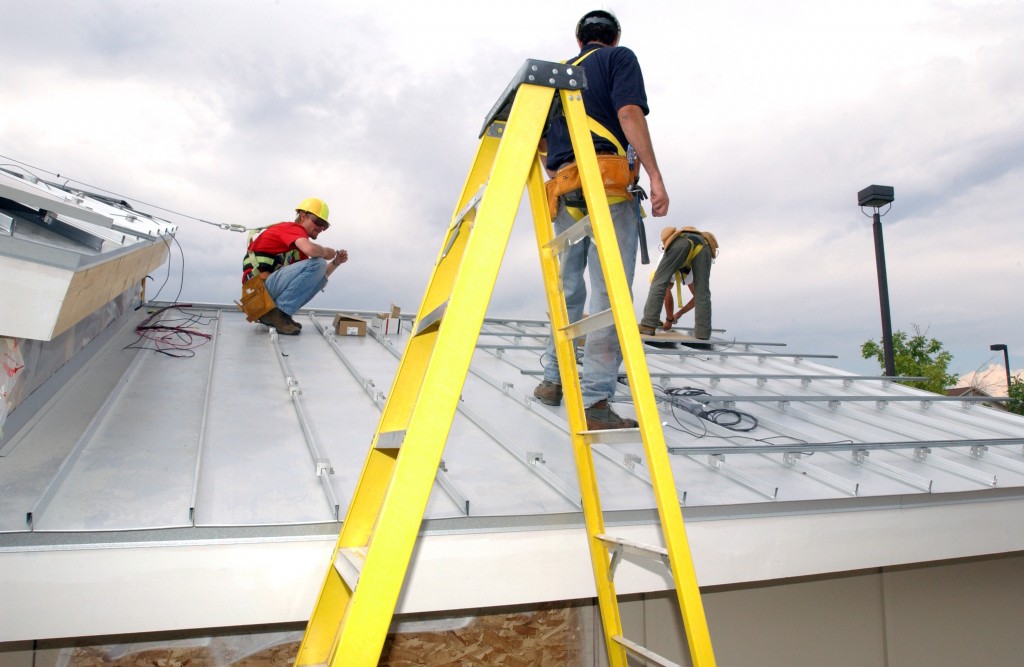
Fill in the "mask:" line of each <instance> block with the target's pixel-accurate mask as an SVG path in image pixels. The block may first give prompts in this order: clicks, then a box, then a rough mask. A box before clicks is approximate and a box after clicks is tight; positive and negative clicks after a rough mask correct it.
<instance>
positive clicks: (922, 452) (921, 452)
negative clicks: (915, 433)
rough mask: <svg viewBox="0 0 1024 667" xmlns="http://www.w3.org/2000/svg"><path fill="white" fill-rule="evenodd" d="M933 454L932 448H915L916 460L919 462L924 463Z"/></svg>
mask: <svg viewBox="0 0 1024 667" xmlns="http://www.w3.org/2000/svg"><path fill="white" fill-rule="evenodd" d="M931 453H932V449H931V447H914V458H915V459H917V460H918V461H924V460H925V459H926V458H928V455H929V454H931Z"/></svg>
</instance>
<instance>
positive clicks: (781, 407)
mask: <svg viewBox="0 0 1024 667" xmlns="http://www.w3.org/2000/svg"><path fill="white" fill-rule="evenodd" d="M779 410H782V411H783V412H786V411H787V410H789V401H779Z"/></svg>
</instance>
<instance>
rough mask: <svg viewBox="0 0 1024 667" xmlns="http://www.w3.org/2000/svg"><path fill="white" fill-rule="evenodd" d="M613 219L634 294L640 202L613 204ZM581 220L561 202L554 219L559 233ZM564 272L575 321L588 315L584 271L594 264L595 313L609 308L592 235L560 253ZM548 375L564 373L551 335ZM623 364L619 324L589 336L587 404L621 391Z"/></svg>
mask: <svg viewBox="0 0 1024 667" xmlns="http://www.w3.org/2000/svg"><path fill="white" fill-rule="evenodd" d="M610 208H611V214H612V223H613V224H614V227H615V238H616V240H617V241H618V245H619V255H620V256H621V257H622V265H623V268H624V269H625V271H626V284H627V285H628V286H629V288H630V294H632V285H633V274H634V272H635V270H636V251H637V217H636V215H637V214H636V205H635V204H634V203H633V202H631V201H624V202H620V203H618V204H612V205H611V207H610ZM575 222H576V221H575V220H573V217H572V216H571V215H570V214H569V212H568V211H566V209H565V206H564V205H562V204H559V206H558V214H557V215H556V216H555V219H554V220H553V223H554V228H555V234H556V235H558V234H561V233H562V232H564V231H565V230H566V229H568V228H569V227H571V226H572V225H573V224H575ZM558 262H559V265H560V267H561V272H562V290H563V291H564V292H565V306H566V310H567V312H568V315H569V322H570V323H572V322H576V321H577V320H579V319H580V318H582V317H583V308H584V306H585V305H586V301H587V285H586V283H585V282H584V278H583V272H584V270H586V268H587V266H588V265H589V266H590V291H591V295H590V314H591V315H594V314H596V313H600V312H601V311H604V310H607V309H608V308H609V307H610V306H611V302H610V301H609V299H608V289H607V287H606V286H605V282H604V274H602V272H601V269H600V266H601V264H600V261H599V260H598V256H597V247H596V246H595V245H594V243H593V241H592V240H591V239H590V238H589V237H585V238H584V239H583V240H581V241H580V242H578V243H576V244H575V245H572V246H569V248H567V249H566V250H564V251H563V252H562V253H561V254H560V255H559V256H558ZM542 363H543V364H544V379H545V380H549V381H551V382H556V383H558V384H561V383H562V379H561V376H560V375H559V373H558V360H557V358H556V357H555V343H554V341H553V340H550V339H549V340H548V347H547V350H546V351H545V352H544V355H543V357H542ZM621 363H622V350H621V349H620V348H619V338H618V336H617V335H616V333H615V327H606V328H604V329H600V330H599V331H594V332H592V333H590V334H588V335H587V343H586V345H585V346H584V348H583V375H582V376H581V377H580V388H581V389H582V391H583V405H584V406H585V407H590V406H591V405H593V404H594V403H597V402H598V401H602V400H605V399H608V398H611V397H612V396H614V395H615V389H616V383H617V382H618V377H619V364H621Z"/></svg>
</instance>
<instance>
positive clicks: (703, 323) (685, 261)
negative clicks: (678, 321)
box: [640, 227, 718, 340]
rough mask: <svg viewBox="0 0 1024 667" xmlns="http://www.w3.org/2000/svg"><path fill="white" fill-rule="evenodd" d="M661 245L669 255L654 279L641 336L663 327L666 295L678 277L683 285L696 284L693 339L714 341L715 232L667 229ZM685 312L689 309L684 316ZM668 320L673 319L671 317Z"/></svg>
mask: <svg viewBox="0 0 1024 667" xmlns="http://www.w3.org/2000/svg"><path fill="white" fill-rule="evenodd" d="M661 245H662V247H663V248H664V249H665V254H664V255H662V256H661V261H660V262H658V268H657V269H655V271H654V277H653V278H652V279H651V289H650V292H648V294H647V302H646V303H645V304H644V315H643V319H641V320H640V333H641V334H643V335H645V336H651V335H654V332H655V330H656V328H657V326H658V325H659V324H661V322H660V321H659V319H658V315H659V314H660V313H661V306H662V304H663V303H665V291H666V290H670V289H671V288H672V279H673V277H674V276H678V278H677V280H678V283H679V284H682V283H684V282H688V281H689V280H691V279H692V281H693V284H692V285H691V287H690V289H691V291H692V292H693V303H694V304H695V309H696V313H695V314H694V327H693V335H694V337H696V338H699V339H701V340H707V339H708V338H710V337H711V286H710V284H709V283H710V280H711V263H712V262H713V261H714V259H715V257H717V256H718V240H717V239H716V238H715V235H714V234H712V233H711V232H701V231H698V230H697V229H696V228H694V227H682V228H680V229H676V228H675V227H666V228H664V229H663V230H661ZM685 310H688V308H685V309H684V311H682V312H685ZM667 317H668V318H671V317H672V315H671V313H670V314H669V315H668V316H667ZM666 324H668V320H666ZM666 328H668V326H666Z"/></svg>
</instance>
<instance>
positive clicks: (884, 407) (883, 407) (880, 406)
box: [875, 401, 889, 410]
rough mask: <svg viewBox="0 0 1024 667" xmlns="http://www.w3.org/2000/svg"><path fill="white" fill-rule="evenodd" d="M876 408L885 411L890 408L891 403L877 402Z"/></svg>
mask: <svg viewBox="0 0 1024 667" xmlns="http://www.w3.org/2000/svg"><path fill="white" fill-rule="evenodd" d="M875 407H876V408H878V409H879V410H885V409H886V408H887V407H889V401H875Z"/></svg>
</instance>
